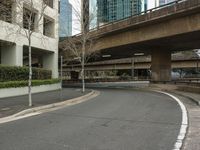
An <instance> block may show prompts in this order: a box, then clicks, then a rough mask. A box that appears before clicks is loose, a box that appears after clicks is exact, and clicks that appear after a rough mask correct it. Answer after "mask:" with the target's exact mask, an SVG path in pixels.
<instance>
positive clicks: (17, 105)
mask: <svg viewBox="0 0 200 150" xmlns="http://www.w3.org/2000/svg"><path fill="white" fill-rule="evenodd" d="M89 92H91V90H86V92H85V93H82V92H81V89H73V88H64V89H63V90H62V91H61V90H56V91H50V92H43V93H37V94H33V95H32V100H33V105H34V106H33V107H38V106H44V105H48V104H52V103H58V102H62V101H65V100H69V99H72V98H76V97H80V96H83V95H85V94H88V93H89ZM28 108H30V107H28V95H24V96H17V97H10V98H1V99H0V118H2V117H7V116H10V115H13V114H15V113H18V112H20V111H23V110H25V109H28Z"/></svg>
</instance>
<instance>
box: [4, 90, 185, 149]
mask: <svg viewBox="0 0 200 150" xmlns="http://www.w3.org/2000/svg"><path fill="white" fill-rule="evenodd" d="M181 117H182V116H181V109H180V107H179V105H178V104H177V103H176V101H174V100H173V99H171V98H170V97H168V96H166V95H163V94H159V93H154V92H144V91H133V90H119V89H113V90H112V89H108V90H101V94H100V95H99V96H98V97H96V98H94V99H92V100H89V101H86V102H83V103H81V104H77V105H74V106H70V107H66V108H64V109H61V110H56V111H52V112H49V113H44V114H42V115H39V116H34V117H30V118H26V119H22V120H18V121H14V122H10V123H6V124H0V149H1V150H172V149H173V146H174V143H175V142H176V138H177V136H178V134H179V130H180V124H181Z"/></svg>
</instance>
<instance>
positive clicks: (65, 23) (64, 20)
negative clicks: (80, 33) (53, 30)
mask: <svg viewBox="0 0 200 150" xmlns="http://www.w3.org/2000/svg"><path fill="white" fill-rule="evenodd" d="M59 22H60V31H59V32H60V33H59V36H60V37H67V36H71V35H72V5H71V4H70V3H69V0H60V21H59Z"/></svg>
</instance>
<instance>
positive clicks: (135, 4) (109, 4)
mask: <svg viewBox="0 0 200 150" xmlns="http://www.w3.org/2000/svg"><path fill="white" fill-rule="evenodd" d="M97 9H98V22H99V23H100V24H101V23H106V22H112V21H116V20H120V19H124V18H126V17H129V16H132V15H136V14H138V13H140V12H142V11H145V10H146V9H147V1H146V0H97Z"/></svg>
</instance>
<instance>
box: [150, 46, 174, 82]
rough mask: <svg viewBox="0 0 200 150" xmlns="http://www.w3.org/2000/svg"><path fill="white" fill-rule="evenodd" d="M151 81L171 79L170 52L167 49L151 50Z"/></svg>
mask: <svg viewBox="0 0 200 150" xmlns="http://www.w3.org/2000/svg"><path fill="white" fill-rule="evenodd" d="M151 59H152V60H151V70H152V78H151V80H152V81H153V82H166V81H171V52H170V51H169V50H164V49H158V50H153V51H152V55H151Z"/></svg>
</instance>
